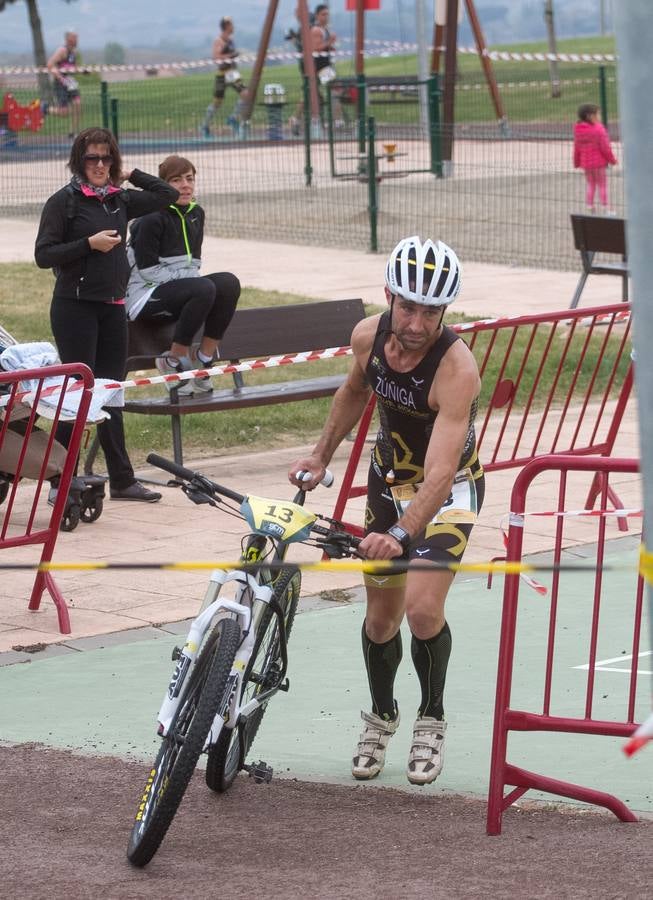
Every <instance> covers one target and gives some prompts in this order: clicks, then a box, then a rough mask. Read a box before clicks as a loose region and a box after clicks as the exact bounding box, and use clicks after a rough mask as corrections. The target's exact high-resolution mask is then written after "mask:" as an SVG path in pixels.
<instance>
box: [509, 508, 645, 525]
mask: <svg viewBox="0 0 653 900" xmlns="http://www.w3.org/2000/svg"><path fill="white" fill-rule="evenodd" d="M643 515H644V510H643V509H637V508H633V509H565V510H559V509H558V510H556V509H552V510H542V511H540V512H526V513H513V512H511V513H510V516H509V519H510V524H511V525H515V526H516V527H517V528H523V527H524V517H525V516H553V517H555V518H559V519H566V518H570V519H571V518H574V517H579V516H589V517H591V518H595V519H600V518H606V517H609V516H612V517H614V516H616V517H617V518H618V519H627V518H629V517H640V518H641V517H642V516H643Z"/></svg>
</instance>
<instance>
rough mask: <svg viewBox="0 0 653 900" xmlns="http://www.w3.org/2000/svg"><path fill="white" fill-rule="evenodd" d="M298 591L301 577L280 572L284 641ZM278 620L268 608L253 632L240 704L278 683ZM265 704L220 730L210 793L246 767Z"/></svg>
mask: <svg viewBox="0 0 653 900" xmlns="http://www.w3.org/2000/svg"><path fill="white" fill-rule="evenodd" d="M300 589H301V573H300V572H299V570H298V569H296V568H294V567H289V568H287V569H286V568H284V569H281V570H280V572H279V574H278V576H277V578H276V579H275V582H274V590H273V594H272V596H273V599H274V600H276V601H277V603H278V604H279V606H280V607H281V609H282V610H283V621H284V626H285V632H286V640H288V638H289V637H290V632H291V630H292V626H293V622H294V619H295V611H296V610H297V603H298V601H299V592H300ZM281 662H282V660H281V645H280V638H279V619H278V618H277V616H276V615H275V613H274V612H273V611H272V610H271V609H270V607H269V606H267V607H266V608H265V610H264V612H263V615H262V616H261V620H260V622H259V624H258V627H257V629H256V638H255V641H254V648H253V650H252V656H251V658H250V661H249V663H248V664H247V668H246V669H245V672H244V674H243V681H242V689H241V696H240V702H241V704H245V703H248V702H249V701H250V700H251V699H252V698H253V697H256V696H257V695H258V694H260V693H262V692H263V691H266V690H268V689H269V688H270V687H272V686H273V685H274V684H276V683H277V682H278V681H279V677H280V672H281ZM266 707H267V703H264V704H263V705H261V706H259V707H257V708H256V709H255V710H254V711H253V712H252V713H250V715H249V716H247V718H246V719H244V720H242V721H240V722H239V723H238V724H237V725H236V726H235V727H234V728H222V730H221V731H220V734H219V736H218V740H217V741H216V742H215V744H213V745H212V746H211V747H210V749H209V755H208V761H207V765H206V775H205V778H206V783H207V785H208V787H209V788H211V790H212V791H217V792H218V793H223V792H224V791H227V790H228V789H229V788H230V787H231V785H232V784H233V783H234V780H235V778H236V775H237V774H238V773H239V772H240V770H241V769H242V768H243V766H244V765H245V758H246V756H247V754H248V752H249V750H250V749H251V746H252V744H253V742H254V738H255V737H256V733H257V732H258V729H259V726H260V724H261V721H262V719H263V715H264V713H265V710H266Z"/></svg>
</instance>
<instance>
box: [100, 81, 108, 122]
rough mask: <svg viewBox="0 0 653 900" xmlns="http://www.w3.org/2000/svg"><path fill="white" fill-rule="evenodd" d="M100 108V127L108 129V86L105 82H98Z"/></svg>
mask: <svg viewBox="0 0 653 900" xmlns="http://www.w3.org/2000/svg"><path fill="white" fill-rule="evenodd" d="M100 107H101V110H102V127H103V128H108V127H109V85H108V83H107V82H106V81H101V82H100Z"/></svg>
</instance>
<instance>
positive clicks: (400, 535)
mask: <svg viewBox="0 0 653 900" xmlns="http://www.w3.org/2000/svg"><path fill="white" fill-rule="evenodd" d="M386 534H390V535H392V537H393V538H394V539H395V540H396V541H398V542H399V543H400V544H401V546H402V549H403V550H404V551H407V550H408V549H409V548H410V535H409V534H408V532H407V531H406V529H405V528H402V527H401V525H392V527H390V528H388V530H387V531H386Z"/></svg>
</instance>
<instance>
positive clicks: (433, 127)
mask: <svg viewBox="0 0 653 900" xmlns="http://www.w3.org/2000/svg"><path fill="white" fill-rule="evenodd" d="M428 94H429V138H430V143H431V172H433V174H434V175H435V176H436V177H437V178H442V134H441V129H440V85H439V79H438V76H437V73H434V74H433V75H431V77H430V78H429V80H428Z"/></svg>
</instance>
